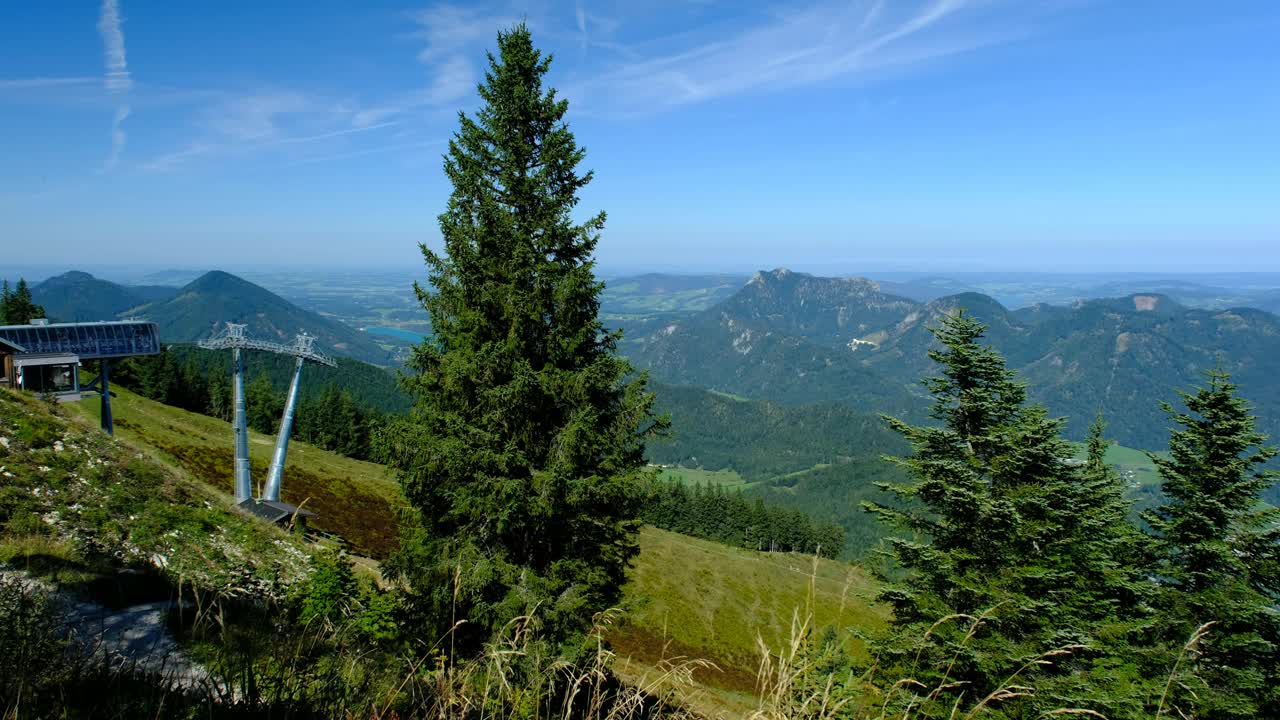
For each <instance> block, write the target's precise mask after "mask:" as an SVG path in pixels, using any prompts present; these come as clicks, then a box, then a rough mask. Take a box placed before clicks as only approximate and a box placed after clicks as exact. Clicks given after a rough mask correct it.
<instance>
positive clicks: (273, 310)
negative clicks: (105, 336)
mask: <svg viewBox="0 0 1280 720" xmlns="http://www.w3.org/2000/svg"><path fill="white" fill-rule="evenodd" d="M31 293H32V297H33V299H34V300H35V301H36V302H37V303H40V304H41V305H43V306H44V307H45V310H46V312H47V314H48V315H49V317H50V318H51V319H54V320H57V321H64V322H83V321H90V320H111V319H115V318H119V317H125V316H127V317H136V318H145V319H147V320H151V321H153V322H155V323H157V324H158V325H159V326H160V338H161V340H163V341H164V342H192V341H195V340H199V339H201V338H205V337H209V336H210V335H211V334H212V333H214V332H215V331H216V330H218V329H219V328H220V327H221V326H222V323H224V322H236V323H245V324H247V325H248V326H249V328H248V332H249V334H250V335H251V336H253V337H257V338H261V339H267V340H273V341H277V342H284V343H287V342H290V341H291V340H292V339H293V337H294V336H295V335H297V334H298V333H299V332H302V331H304V330H305V331H306V332H308V333H310V334H311V335H314V336H315V337H316V342H317V347H319V348H320V349H321V350H322V351H324V352H329V353H336V354H339V355H345V356H347V357H351V358H355V359H357V360H362V361H364V362H368V363H373V364H376V365H386V364H388V362H389V357H388V353H387V351H386V350H384V349H383V348H382V347H381V346H380V345H379V344H378V343H377V342H376V341H375V340H374V339H372V338H370V337H369V336H368V335H367V334H365V333H362V332H360V331H359V330H356V329H354V328H352V327H349V326H347V325H345V324H343V323H341V322H339V321H337V320H333V319H331V318H327V317H324V316H322V315H319V314H317V313H314V312H311V311H309V310H304V309H303V308H300V307H298V306H297V305H294V304H293V303H291V302H289V301H288V300H285V299H284V298H282V297H280V296H279V295H276V294H275V293H273V292H271V291H269V290H267V289H265V288H263V287H260V286H258V285H255V284H253V283H251V282H249V281H247V280H244V279H242V278H239V277H237V276H235V275H232V274H230V273H226V272H222V271H219V270H214V271H211V272H207V273H205V274H203V275H201V276H199V277H197V278H196V279H195V280H193V281H191V282H190V283H188V284H186V285H184V286H182V287H180V288H173V287H165V286H147V285H143V286H133V285H118V284H116V283H112V282H108V281H106V280H101V279H99V278H95V277H94V276H92V275H90V274H88V273H84V272H78V271H73V272H68V273H64V274H62V275H58V276H55V277H51V278H49V279H47V280H45V281H44V282H41V283H40V284H38V285H36V286H35V287H33V288H32V290H31Z"/></svg>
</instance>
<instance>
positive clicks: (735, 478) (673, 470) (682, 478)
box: [658, 467, 756, 490]
mask: <svg viewBox="0 0 1280 720" xmlns="http://www.w3.org/2000/svg"><path fill="white" fill-rule="evenodd" d="M658 478H659V479H661V480H665V481H667V482H680V483H685V484H686V485H717V486H720V487H724V488H733V489H736V490H741V489H743V488H748V487H751V486H752V485H755V484H756V483H753V482H750V481H748V480H746V479H744V478H743V477H742V476H741V475H739V474H738V473H737V471H735V470H703V469H702V468H684V467H664V468H662V471H661V472H660V473H659V474H658Z"/></svg>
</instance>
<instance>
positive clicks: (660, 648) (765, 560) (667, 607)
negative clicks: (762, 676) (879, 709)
mask: <svg viewBox="0 0 1280 720" xmlns="http://www.w3.org/2000/svg"><path fill="white" fill-rule="evenodd" d="M115 392H116V397H115V398H114V399H113V401H112V409H113V411H114V415H115V419H116V437H117V438H118V439H120V440H122V441H124V442H125V443H127V444H128V445H131V446H133V447H136V448H138V449H139V450H142V451H144V452H146V453H147V454H148V455H152V456H154V457H155V458H157V459H159V460H160V461H161V462H162V463H164V464H166V465H168V466H169V467H171V468H172V469H174V470H176V471H177V472H178V473H180V474H183V475H186V476H187V477H189V478H190V479H191V480H193V481H195V482H198V483H201V484H203V485H206V486H208V487H211V488H213V489H214V490H217V491H220V492H222V493H226V494H228V495H229V494H230V491H231V470H230V468H231V459H232V457H231V456H232V453H231V425H230V424H229V423H227V422H224V421H222V420H218V419H215V418H210V417H205V416H203V415H198V414H195V413H191V412H187V411H185V410H180V409H178V408H174V407H170V406H167V405H162V404H160V403H157V402H154V401H152V400H148V399H146V398H143V397H140V396H138V395H135V394H133V393H131V392H129V391H127V390H124V389H119V390H116V391H115ZM64 407H66V408H67V409H68V410H69V412H70V414H71V415H72V416H73V417H76V418H78V419H79V420H80V421H81V422H83V423H92V424H93V425H94V426H96V425H97V422H98V400H97V399H96V398H95V399H92V400H85V401H82V402H79V403H69V404H68V405H66V406H64ZM273 447H274V438H272V437H269V436H266V435H262V434H260V433H255V432H252V431H251V432H250V434H249V449H250V455H251V461H252V466H253V473H254V475H253V476H254V478H255V480H258V481H260V480H261V479H263V478H265V476H266V465H267V463H268V462H269V459H270V454H271V452H272V449H273ZM668 470H669V472H672V473H674V474H677V475H681V476H684V477H685V478H686V481H688V482H703V481H707V482H716V483H718V484H726V485H727V484H731V483H735V482H736V483H742V482H743V481H742V478H741V477H739V476H738V475H737V474H736V473H733V472H706V471H695V470H685V469H681V468H674V469H668ZM694 476H696V477H697V479H696V480H695V479H694ZM282 496H283V498H284V499H285V500H286V501H289V502H293V503H295V504H300V505H303V506H304V507H307V508H309V509H312V510H315V511H316V512H318V513H319V516H318V517H317V518H315V519H314V521H313V522H312V524H313V525H314V526H315V527H317V528H319V529H321V530H327V531H330V532H335V533H338V534H340V535H342V536H343V537H345V538H346V539H347V540H348V541H349V542H351V544H352V546H353V550H354V551H356V552H359V553H361V554H365V555H369V556H371V557H374V558H378V557H384V556H385V554H386V553H387V552H388V551H389V550H390V549H392V548H393V547H394V544H395V538H396V535H397V530H396V518H397V515H396V508H397V507H399V506H400V505H402V504H403V500H402V499H401V496H400V493H399V488H398V485H397V483H396V481H395V479H394V477H393V476H392V475H391V473H390V472H389V471H388V470H387V469H386V468H385V467H383V466H381V465H376V464H374V463H367V462H361V461H357V460H351V459H349V458H346V457H342V456H340V455H337V454H334V453H331V452H328V451H325V450H320V449H318V448H315V447H312V446H310V445H308V444H306V443H301V442H291V443H290V445H289V462H288V467H287V468H286V470H285V477H284V483H283V487H282ZM874 594H875V585H874V583H873V581H872V580H870V579H869V578H868V577H867V576H866V575H864V574H863V573H862V572H861V571H860V570H859V569H858V568H856V567H855V566H853V565H848V564H845V563H841V562H836V561H829V560H822V561H819V562H817V563H816V564H815V563H814V559H813V558H812V557H808V556H801V555H792V554H784V553H758V552H752V551H748V550H740V549H737V548H731V547H727V546H725V545H721V544H718V543H714V542H710V541H705V540H697V539H694V538H689V537H686V536H683V535H679V534H676V533H670V532H666V531H663V530H658V529H656V528H648V527H646V528H645V529H644V530H643V532H642V533H641V535H640V556H639V558H638V559H637V561H636V564H635V567H634V569H633V570H632V572H631V577H630V581H629V582H628V584H627V586H626V588H625V598H624V602H623V608H622V609H623V611H624V612H623V615H622V617H621V619H620V620H619V622H617V623H616V624H615V625H614V626H613V628H612V630H611V632H610V636H609V639H610V641H611V642H612V643H613V645H614V648H615V651H616V652H617V655H618V658H619V661H618V670H619V672H620V673H622V674H623V675H624V677H628V678H630V679H632V680H639V679H640V678H641V677H644V676H646V675H647V676H649V677H654V676H656V675H657V674H660V672H661V671H660V669H659V668H660V667H661V666H662V664H663V661H664V660H670V659H672V658H676V657H685V658H698V659H703V660H708V661H710V662H712V663H714V664H715V665H716V667H717V668H718V669H716V670H704V671H699V672H698V673H697V674H696V676H695V677H696V680H697V683H698V690H697V691H696V692H695V693H694V694H693V695H692V696H690V697H689V702H690V703H691V704H692V705H694V707H696V708H697V709H699V710H701V711H703V712H704V713H705V714H708V715H709V716H715V715H722V716H724V717H741V716H742V715H744V714H746V712H747V711H749V710H751V709H753V708H754V707H755V704H756V701H755V699H754V696H753V693H754V689H755V670H756V666H757V664H758V662H759V655H758V650H757V645H756V637H757V635H758V636H759V637H760V638H761V639H763V640H764V641H765V642H766V643H767V644H768V645H769V646H770V647H773V648H781V647H782V644H783V643H785V642H786V641H787V640H788V639H789V638H790V634H791V622H792V619H793V617H796V614H797V613H799V614H800V616H801V617H803V616H805V615H806V614H807V613H809V612H812V613H813V616H814V617H815V620H816V624H817V625H818V626H819V627H821V626H826V625H834V626H837V627H841V628H857V629H869V628H873V627H877V626H879V625H880V624H882V623H883V621H884V618H885V613H884V610H883V609H882V608H878V607H876V606H875V605H874V604H873V603H872V602H871V597H872V596H873V595H874ZM675 637H679V641H675V640H674V639H673V638H675ZM850 647H851V649H853V650H854V651H855V652H856V651H858V650H860V645H858V644H857V643H856V642H855V641H853V640H852V639H851V640H850Z"/></svg>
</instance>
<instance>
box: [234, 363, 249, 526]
mask: <svg viewBox="0 0 1280 720" xmlns="http://www.w3.org/2000/svg"><path fill="white" fill-rule="evenodd" d="M231 353H232V359H233V361H234V363H235V370H234V375H233V377H232V381H231V387H232V393H233V395H234V401H235V415H234V417H233V418H232V421H231V428H232V432H233V433H234V434H235V443H236V445H235V493H236V502H237V503H241V502H244V501H245V500H248V499H249V498H251V497H253V485H252V482H251V481H250V479H249V426H248V420H247V418H246V417H245V416H246V414H247V413H246V412H245V406H244V358H243V357H241V355H240V348H235V349H234V350H232V351H231Z"/></svg>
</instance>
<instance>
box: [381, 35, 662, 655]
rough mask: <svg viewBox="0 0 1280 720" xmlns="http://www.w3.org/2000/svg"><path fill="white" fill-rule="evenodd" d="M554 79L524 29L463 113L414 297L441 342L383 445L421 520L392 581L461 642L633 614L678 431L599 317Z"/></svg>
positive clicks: (593, 225)
mask: <svg viewBox="0 0 1280 720" xmlns="http://www.w3.org/2000/svg"><path fill="white" fill-rule="evenodd" d="M550 62H551V58H550V57H549V56H547V57H544V56H543V55H542V54H541V53H540V52H539V51H538V50H537V49H535V47H534V45H533V41H532V38H531V37H530V33H529V30H528V28H527V27H525V26H524V25H523V24H521V25H518V26H516V27H514V28H512V29H511V30H509V31H506V32H501V33H499V35H498V51H497V54H496V56H495V55H493V54H491V55H490V56H489V64H488V70H487V72H486V74H485V79H484V82H483V83H481V84H480V86H479V88H478V90H479V94H480V98H481V100H482V101H483V103H482V106H481V108H480V109H479V110H478V111H477V112H476V113H475V115H474V117H468V116H467V115H466V114H462V113H460V114H459V118H458V122H459V129H458V131H457V133H456V134H455V135H454V137H453V139H452V140H451V142H450V143H449V151H448V154H447V156H446V158H445V162H444V170H445V174H446V175H447V176H448V178H449V181H450V182H451V183H452V185H453V193H452V195H450V197H449V203H448V207H447V209H446V210H445V211H444V213H443V214H442V215H440V217H439V222H440V231H441V234H442V235H443V239H444V251H443V253H437V252H436V251H434V250H432V249H430V248H428V247H426V246H425V245H423V246H422V252H423V256H424V258H425V260H426V264H427V266H428V269H429V278H430V284H429V287H417V288H416V289H417V294H418V298H419V300H420V301H421V302H422V304H423V306H424V307H425V308H426V310H427V312H428V314H429V315H430V318H431V325H432V331H433V335H432V337H431V338H429V339H428V340H427V341H426V342H424V343H423V344H422V345H420V346H419V347H417V348H416V349H415V351H414V354H413V357H412V359H411V361H410V363H409V365H410V368H411V369H412V371H413V374H412V375H411V376H410V377H409V378H408V379H407V382H406V386H407V388H408V389H409V391H411V392H412V393H413V394H414V395H415V396H416V405H415V407H414V409H413V411H412V413H411V416H410V419H409V421H408V422H401V423H396V424H395V425H394V426H392V427H389V428H388V429H387V430H386V431H385V432H384V433H383V436H382V437H383V452H384V454H385V456H386V457H387V459H388V460H389V461H390V462H391V463H392V464H393V465H394V466H395V467H397V468H398V469H399V471H400V477H401V482H402V485H403V488H404V492H405V495H406V497H407V498H408V499H409V500H410V502H411V503H412V504H413V505H414V506H415V507H416V508H417V509H418V510H419V511H420V515H421V519H422V527H421V529H420V532H419V533H418V542H417V544H416V546H415V547H412V548H410V549H408V550H406V552H405V553H403V554H402V555H401V557H400V560H399V562H398V563H391V564H390V567H391V568H393V569H398V571H399V572H401V573H402V574H403V575H404V576H406V577H407V578H408V579H409V580H410V581H411V582H412V583H413V585H414V586H415V587H416V588H417V589H418V590H419V591H420V592H421V597H420V600H422V601H423V603H422V605H423V606H424V607H425V608H426V613H427V615H429V616H430V617H431V618H433V619H434V620H435V621H436V622H437V623H440V624H442V625H443V626H444V627H446V628H447V627H449V626H451V625H452V624H453V619H454V617H456V618H457V619H465V620H466V622H467V624H466V625H465V626H463V627H461V628H459V630H458V632H457V633H455V635H454V639H455V641H456V642H458V643H459V645H462V644H463V643H464V641H466V640H470V641H473V642H479V641H481V640H483V639H485V638H486V637H487V634H488V633H489V632H491V631H492V630H493V629H495V628H497V627H499V626H501V625H503V624H504V623H506V622H507V621H509V620H511V619H512V618H514V617H517V616H520V615H525V614H533V615H534V616H536V617H537V618H538V619H539V620H540V621H541V622H542V624H543V630H542V633H543V636H544V637H549V638H553V639H555V638H567V637H570V636H572V634H573V633H574V632H575V631H577V630H580V629H581V628H583V627H584V625H586V624H587V623H589V622H590V620H591V618H592V615H593V614H594V613H597V612H599V611H601V610H603V609H605V608H607V607H609V606H611V605H612V604H614V603H615V602H616V601H617V600H618V599H619V597H620V594H619V593H620V587H621V585H622V582H623V580H624V573H625V570H626V568H627V566H628V564H629V562H630V560H631V559H632V557H633V556H634V555H635V553H636V552H637V546H636V532H637V530H638V527H639V521H638V520H637V518H638V517H639V513H640V510H641V503H642V501H643V497H642V494H641V492H640V488H641V486H642V484H643V480H644V478H645V476H646V475H648V474H649V473H648V471H646V469H645V461H644V438H645V437H646V436H647V435H648V434H649V433H651V432H653V431H656V430H659V429H660V428H661V427H662V424H663V423H662V422H661V421H660V420H657V419H655V418H654V416H653V414H652V405H653V396H652V395H651V394H650V393H649V392H647V390H646V382H645V379H644V377H643V376H636V375H634V374H633V373H632V369H631V367H630V365H629V364H628V363H627V362H626V361H625V360H623V359H622V358H620V357H619V356H618V355H617V353H616V348H617V343H618V340H619V339H620V337H621V335H620V333H617V332H610V331H607V330H605V329H604V328H603V326H602V325H601V323H600V320H599V318H598V315H599V309H600V293H601V291H602V289H603V284H602V283H601V282H599V281H598V280H597V279H596V277H595V275H594V261H593V253H594V250H595V247H596V244H597V242H598V240H599V237H600V233H601V231H602V230H603V228H604V224H605V215H604V213H599V214H597V215H593V216H589V217H586V218H585V219H583V220H581V221H577V220H575V218H574V216H573V212H574V209H575V206H576V205H577V204H578V195H579V192H580V191H581V190H582V189H583V188H584V187H585V186H586V185H587V184H588V183H589V182H590V181H591V179H592V173H591V172H589V171H588V172H585V173H584V172H581V171H579V169H578V166H579V164H580V163H581V162H582V160H583V158H584V151H583V149H582V148H580V147H578V145H577V143H576V142H575V140H574V136H573V134H572V133H571V132H570V130H569V128H568V126H567V125H566V123H565V114H566V111H567V109H568V103H567V102H566V101H564V100H561V99H559V98H558V97H557V95H556V92H555V90H553V89H549V88H547V87H545V86H544V84H543V82H544V78H545V77H546V74H547V72H548V69H549V67H550ZM455 613H456V615H455Z"/></svg>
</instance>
